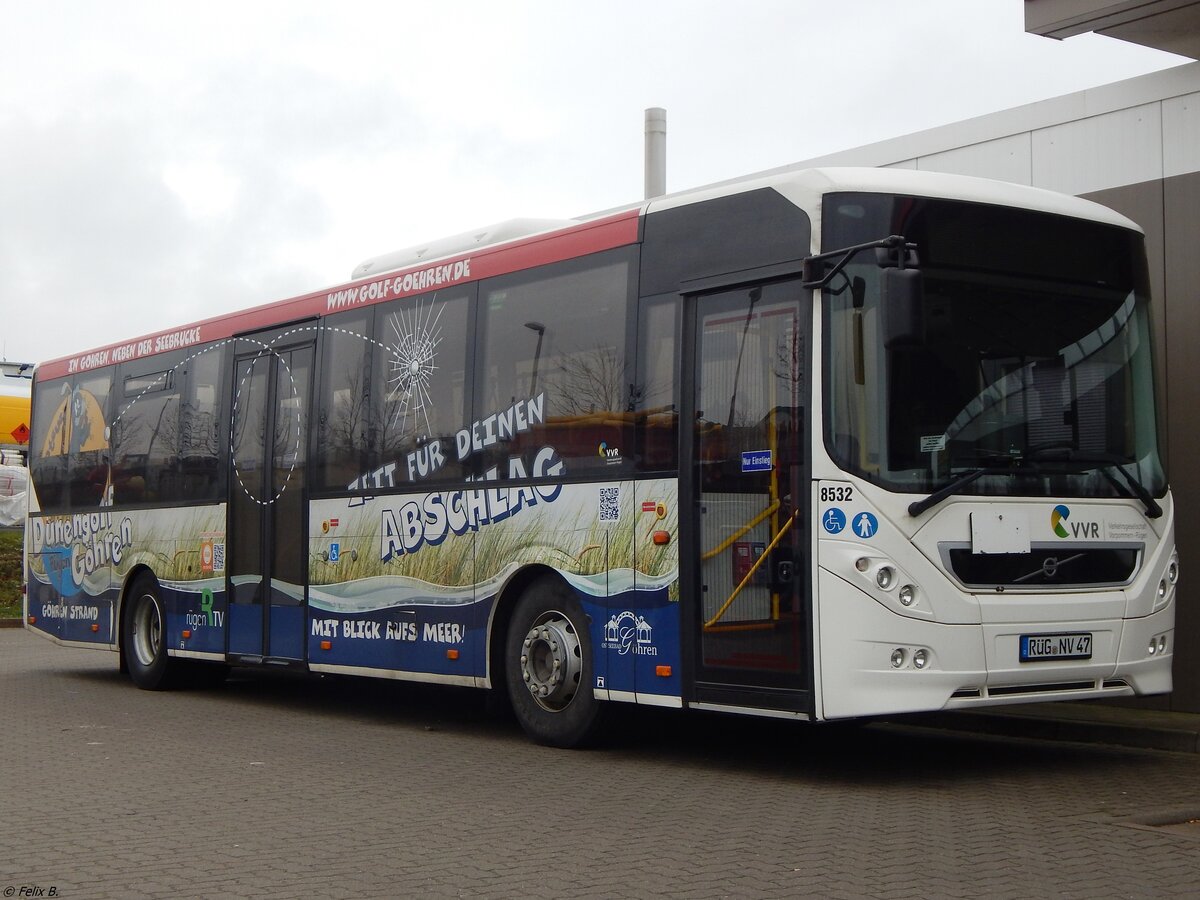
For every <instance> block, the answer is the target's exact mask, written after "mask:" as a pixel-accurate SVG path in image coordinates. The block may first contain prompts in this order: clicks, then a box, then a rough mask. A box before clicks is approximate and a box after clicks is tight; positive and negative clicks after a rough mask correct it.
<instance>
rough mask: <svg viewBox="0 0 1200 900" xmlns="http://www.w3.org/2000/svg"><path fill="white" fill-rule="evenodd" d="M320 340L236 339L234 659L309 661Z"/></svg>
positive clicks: (299, 333)
mask: <svg viewBox="0 0 1200 900" xmlns="http://www.w3.org/2000/svg"><path fill="white" fill-rule="evenodd" d="M313 333H314V332H313V331H311V330H307V329H303V328H301V329H296V328H290V329H287V330H282V331H270V332H259V333H256V334H253V335H243V336H241V337H239V338H237V339H236V340H235V352H234V357H233V392H234V393H233V433H232V436H231V441H230V447H231V458H230V473H229V526H230V527H229V530H230V541H229V551H228V560H227V570H228V572H227V574H228V579H229V585H228V588H229V598H230V603H229V613H230V614H229V652H230V653H231V654H235V655H243V656H253V657H262V658H271V659H277V660H300V659H303V657H304V645H305V640H304V638H305V620H306V615H305V612H306V609H307V602H306V601H307V582H308V571H307V533H308V531H307V510H308V497H307V490H306V486H307V485H306V483H307V463H308V459H307V448H308V431H309V397H310V393H311V383H312V371H313V356H314V341H313V338H312V334H313Z"/></svg>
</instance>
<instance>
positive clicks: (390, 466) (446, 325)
mask: <svg viewBox="0 0 1200 900" xmlns="http://www.w3.org/2000/svg"><path fill="white" fill-rule="evenodd" d="M474 291H475V289H474V287H473V286H468V287H462V288H456V289H451V290H441V291H437V292H435V293H432V294H421V295H419V296H416V297H405V298H404V299H402V300H395V301H392V302H390V303H384V304H381V305H380V306H379V307H378V308H377V310H376V312H375V330H374V336H375V341H374V342H373V343H372V354H373V363H372V369H371V387H370V394H371V407H370V416H369V419H370V422H371V430H372V432H373V435H372V437H371V447H372V451H373V454H372V456H373V459H374V460H377V462H376V463H375V469H374V470H373V472H372V473H371V474H370V475H369V477H368V479H367V480H368V482H369V484H364V485H363V487H364V488H365V487H370V486H372V485H375V486H378V487H403V486H405V485H412V484H429V483H433V482H437V481H452V482H458V481H461V480H462V478H463V476H464V474H465V472H466V471H467V470H466V469H465V466H466V465H469V464H468V463H466V462H465V461H464V459H460V458H459V455H458V453H457V452H456V449H455V435H456V434H457V433H458V432H459V431H460V430H461V429H462V427H463V418H464V416H465V415H466V410H467V409H469V406H470V404H469V403H468V398H467V397H466V396H465V394H466V391H467V387H468V384H469V379H468V378H467V375H466V371H467V369H466V361H467V352H468V346H469V342H470V337H469V336H470V333H471V330H470V322H471V317H470V312H471V301H472V298H473V296H474ZM374 472H381V473H390V474H381V475H376V474H374Z"/></svg>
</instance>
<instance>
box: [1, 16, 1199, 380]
mask: <svg viewBox="0 0 1200 900" xmlns="http://www.w3.org/2000/svg"><path fill="white" fill-rule="evenodd" d="M1023 5H1024V4H1023V3H1022V2H1021V0H905V2H902V3H897V2H894V0H739V2H736V3H735V2H733V0H721V2H716V0H713V2H709V0H690V2H687V0H592V2H588V3H585V2H574V0H504V2H501V0H490V2H486V0H480V2H466V0H425V2H421V3H410V2H407V0H391V2H383V0H380V2H375V3H355V2H349V0H341V2H338V3H337V4H332V3H309V2H297V0H290V2H280V3H273V2H272V3H267V2H255V0H239V2H232V3H231V2H219V0H209V2H206V3H204V4H177V3H163V2H145V3H133V2H124V0H106V2H103V3H95V2H84V0H76V2H54V0H45V2H30V0H0V12H2V13H3V17H2V19H0V21H2V22H3V28H4V33H5V40H4V42H3V43H4V52H3V54H2V55H0V310H2V311H3V327H2V330H0V356H4V357H6V358H8V359H14V360H22V361H39V360H43V359H49V358H54V357H58V356H64V355H66V354H69V353H75V352H77V351H80V350H84V349H87V348H90V347H94V346H99V345H102V344H107V343H110V342H114V341H118V340H123V339H126V338H130V337H134V336H137V335H141V334H146V333H149V332H153V331H157V330H160V329H164V328H168V327H172V326H175V325H181V324H185V323H187V322H191V321H194V320H197V319H201V318H206V317H208V316H211V315H214V314H217V313H220V312H225V311H228V310H232V309H238V308H242V307H245V306H251V305H255V304H258V303H262V302H267V301H270V300H277V299H281V298H284V297H287V296H291V295H295V294H299V293H304V292H307V291H309V290H314V289H317V288H321V287H325V286H327V285H330V284H333V283H336V282H340V281H345V280H347V278H348V276H349V274H350V271H351V270H352V269H353V268H354V266H355V265H357V264H358V263H359V262H361V261H362V260H363V259H365V258H367V257H370V256H375V255H378V254H380V253H385V252H388V251H390V250H395V249H398V248H401V247H405V246H408V245H411V244H415V243H418V242H421V241H425V240H429V239H433V238H437V237H439V236H445V235H449V234H454V233H458V232H462V231H466V230H467V229H470V228H474V227H477V226H481V225H486V224H489V223H492V222H496V221H500V220H503V219H507V218H513V217H523V216H532V217H572V216H577V215H583V214H586V213H589V212H594V211H598V210H602V209H609V208H611V207H614V206H619V205H622V204H625V203H629V202H633V201H636V200H638V199H639V198H640V197H641V194H642V177H643V168H642V151H643V117H644V110H645V108H646V107H650V106H662V107H665V108H666V109H667V128H668V135H667V147H668V154H667V155H668V168H667V186H668V189H669V190H672V191H675V190H681V189H685V188H688V187H693V186H699V185H704V184H709V183H712V182H715V181H720V180H724V179H728V178H732V177H736V176H738V175H741V174H748V173H751V172H755V171H760V170H763V169H768V168H772V167H775V166H781V165H786V164H788V163H790V162H795V161H798V160H803V159H806V158H810V157H813V156H817V155H820V154H824V153H829V152H833V151H836V150H841V149H846V148H850V147H855V146H859V145H862V144H867V143H871V142H874V141H877V140H883V139H886V138H890V137H896V136H898V135H903V134H909V133H911V132H914V131H920V130H922V129H925V128H930V127H934V126H937V125H943V124H947V123H950V122H955V121H958V120H961V119H965V118H970V117H972V116H977V115H983V114H986V113H989V112H994V111H996V110H1000V109H1006V108H1009V107H1012V106H1018V105H1021V104H1023V103H1029V102H1033V101H1036V100H1041V99H1044V98H1047V97H1053V96H1057V95H1059V94H1063V93H1068V92H1070V91H1075V90H1080V89H1083V88H1086V87H1091V86H1093V85H1098V84H1106V83H1109V82H1112V81H1119V80H1121V79H1123V78H1128V77H1132V76H1135V75H1139V74H1143V73H1145V72H1150V71H1153V70H1155V69H1161V68H1166V67H1168V66H1172V65H1177V64H1179V63H1181V62H1184V60H1181V59H1180V58H1178V57H1173V56H1169V55H1167V54H1163V53H1159V52H1157V51H1153V50H1147V49H1144V48H1140V47H1136V46H1134V45H1131V44H1126V43H1123V42H1120V41H1114V40H1110V39H1107V38H1102V37H1097V36H1094V35H1086V36H1082V37H1078V38H1072V39H1070V40H1067V41H1063V42H1058V41H1051V40H1048V39H1046V38H1041V37H1036V36H1032V35H1027V34H1025V32H1024V19H1023V15H1024V13H1023ZM184 10H186V11H187V12H186V13H185V12H184Z"/></svg>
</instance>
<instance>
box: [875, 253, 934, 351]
mask: <svg viewBox="0 0 1200 900" xmlns="http://www.w3.org/2000/svg"><path fill="white" fill-rule="evenodd" d="M882 274H883V285H882V288H883V296H882V297H881V298H880V304H879V312H880V318H881V322H880V327H881V331H882V333H883V346H884V347H885V348H886V349H888V350H902V349H911V348H913V347H919V346H921V345H922V344H923V343H924V342H925V315H924V305H925V281H924V279H923V277H922V276H921V270H920V269H912V268H906V269H897V268H887V269H884V270H883V273H882Z"/></svg>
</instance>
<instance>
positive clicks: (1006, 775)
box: [0, 629, 1200, 900]
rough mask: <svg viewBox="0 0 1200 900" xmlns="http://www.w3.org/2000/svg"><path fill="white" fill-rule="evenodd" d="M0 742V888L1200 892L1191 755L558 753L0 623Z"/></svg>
mask: <svg viewBox="0 0 1200 900" xmlns="http://www.w3.org/2000/svg"><path fill="white" fill-rule="evenodd" d="M0 760H2V762H0V894H3V895H4V896H5V897H9V896H17V897H20V896H35V894H34V893H33V892H34V891H35V890H36V889H40V890H41V891H43V892H44V893H42V894H40V895H38V896H46V897H48V896H52V895H53V896H58V897H65V898H121V900H137V898H151V897H168V896H169V897H206V898H207V897H254V898H276V897H278V898H292V897H347V898H358V897H387V898H392V897H530V898H560V897H612V898H625V897H700V898H707V897H712V898H720V897H735V898H742V897H797V896H812V897H823V898H824V897H829V898H839V897H844V898H858V897H886V898H902V897H921V898H931V897H932V898H938V897H971V898H974V897H1014V898H1015V897H1020V898H1026V897H1078V898H1098V897H1164V896H1194V895H1196V893H1197V888H1198V886H1200V824H1187V822H1188V820H1189V819H1198V820H1200V754H1194V753H1191V754H1184V753H1166V752H1157V751H1145V750H1131V749H1118V748H1112V747H1099V746H1088V745H1081V744H1063V743H1043V742H1037V741H1030V740H1019V739H1012V738H1000V737H986V736H971V735H965V734H961V733H950V732H933V731H930V730H928V729H911V730H910V729H906V728H903V727H895V726H891V725H889V726H878V725H872V726H868V727H862V728H848V729H843V728H839V729H825V728H813V727H804V726H799V725H796V724H791V723H783V722H774V721H770V720H756V719H743V718H731V717H719V716H704V715H698V714H678V713H664V712H662V711H645V712H644V713H643V712H642V711H638V710H621V711H620V714H619V715H617V716H615V717H614V718H612V719H611V720H610V722H609V731H608V739H607V741H606V742H605V743H604V744H603V745H602V746H601V747H600V748H598V749H594V750H589V751H575V752H570V751H557V750H549V749H545V748H541V747H537V746H535V745H533V744H531V743H529V742H528V741H527V740H526V739H525V737H524V736H523V735H522V733H521V732H520V729H519V728H518V727H517V726H516V725H515V724H514V723H513V722H511V721H508V720H504V719H500V720H497V719H495V718H488V717H487V716H486V715H485V714H484V704H483V702H482V699H481V695H479V694H477V693H475V692H470V691H466V690H451V689H435V688H429V687H426V686H419V685H405V684H400V683H392V682H377V681H364V680H356V679H347V678H320V679H319V678H315V677H307V676H306V677H298V676H290V675H287V676H285V675H279V674H275V673H265V674H259V673H252V674H244V673H240V672H239V673H235V677H234V678H232V679H231V680H230V681H229V682H227V683H226V684H225V685H223V686H221V687H220V688H217V689H212V690H192V691H180V692H176V693H157V694H156V693H147V692H144V691H139V690H137V689H135V688H134V687H133V686H132V685H131V684H130V683H129V682H128V681H127V680H126V679H125V678H124V677H123V676H121V675H119V674H118V672H117V666H116V656H115V654H111V653H105V652H98V651H92V650H75V649H66V648H60V647H55V646H54V645H52V644H50V643H48V642H46V641H44V640H42V639H40V638H38V637H36V636H34V635H31V634H28V633H26V632H23V631H19V630H11V629H6V630H3V631H0ZM1181 823H1182V824H1181ZM1163 825H1165V826H1167V827H1160V826H1163ZM10 890H11V893H10ZM51 891H53V894H52V893H51ZM22 892H24V893H22Z"/></svg>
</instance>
